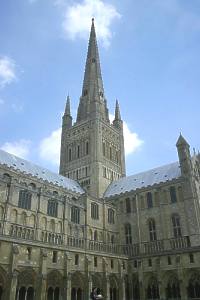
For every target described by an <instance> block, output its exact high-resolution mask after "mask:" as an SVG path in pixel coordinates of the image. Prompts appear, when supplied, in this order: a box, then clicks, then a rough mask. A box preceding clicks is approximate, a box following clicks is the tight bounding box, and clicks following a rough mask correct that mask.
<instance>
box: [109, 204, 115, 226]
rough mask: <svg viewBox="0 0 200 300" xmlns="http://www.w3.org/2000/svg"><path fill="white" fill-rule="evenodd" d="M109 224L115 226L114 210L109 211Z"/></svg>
mask: <svg viewBox="0 0 200 300" xmlns="http://www.w3.org/2000/svg"><path fill="white" fill-rule="evenodd" d="M108 223H109V224H115V211H114V210H113V209H112V208H109V209H108Z"/></svg>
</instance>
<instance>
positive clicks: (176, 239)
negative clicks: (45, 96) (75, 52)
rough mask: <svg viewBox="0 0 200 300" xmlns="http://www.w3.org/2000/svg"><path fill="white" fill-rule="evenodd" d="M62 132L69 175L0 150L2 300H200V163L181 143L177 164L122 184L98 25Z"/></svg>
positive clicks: (118, 131) (117, 125)
mask: <svg viewBox="0 0 200 300" xmlns="http://www.w3.org/2000/svg"><path fill="white" fill-rule="evenodd" d="M62 128H63V129H62V141H61V164H60V174H62V175H63V176H61V175H58V174H54V173H51V172H50V171H48V170H45V169H43V168H41V167H38V166H35V165H33V164H31V163H30V162H27V161H25V160H22V159H20V158H17V157H15V156H13V155H10V154H8V153H5V152H4V151H2V150H0V300H7V299H10V300H11V299H12V300H32V299H38V300H39V299H41V300H44V299H46V300H51V299H52V300H88V299H89V297H90V292H91V290H92V287H99V288H100V289H101V290H102V294H103V296H104V299H106V300H139V299H140V300H143V299H144V300H145V299H163V300H164V299H182V300H186V299H200V232H199V231H200V206H199V199H200V185H199V183H200V156H199V155H196V154H194V155H193V156H191V154H190V150H189V145H188V143H187V142H186V140H185V139H184V138H183V137H182V136H181V135H180V137H179V139H178V141H177V150H178V157H179V162H177V163H173V164H169V165H167V166H163V167H160V168H156V169H154V170H150V171H147V172H144V173H141V174H136V175H133V176H130V177H125V162H124V145H123V123H122V120H121V116H120V111H119V105H118V103H116V110H115V120H114V122H113V123H112V124H110V121H109V117H108V109H107V105H106V99H105V96H104V90H103V83H102V78H101V71H100V62H99V55H98V48H97V42H96V35H95V29H94V24H92V29H91V35H90V41H89V48H88V56H87V62H86V70H85V77H84V83H83V91H82V96H81V99H80V104H79V109H78V115H77V120H76V122H75V124H73V125H72V118H71V115H70V101H69V98H68V99H67V104H66V109H65V113H64V116H63V127H62ZM67 177H69V178H71V179H69V178H67ZM74 179H75V180H76V181H75V180H74ZM77 181H78V182H79V183H78V182H77ZM79 184H80V185H79ZM81 186H82V187H81Z"/></svg>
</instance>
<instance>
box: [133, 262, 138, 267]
mask: <svg viewBox="0 0 200 300" xmlns="http://www.w3.org/2000/svg"><path fill="white" fill-rule="evenodd" d="M133 265H134V268H136V269H137V266H138V262H137V260H134V263H133Z"/></svg>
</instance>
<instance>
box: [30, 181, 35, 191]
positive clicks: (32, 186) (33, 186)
mask: <svg viewBox="0 0 200 300" xmlns="http://www.w3.org/2000/svg"><path fill="white" fill-rule="evenodd" d="M28 187H30V188H31V189H32V190H35V189H36V185H35V183H33V182H31V183H30V184H29V185H28Z"/></svg>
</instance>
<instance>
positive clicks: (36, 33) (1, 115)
mask: <svg viewBox="0 0 200 300" xmlns="http://www.w3.org/2000/svg"><path fill="white" fill-rule="evenodd" d="M92 17H95V25H96V31H97V37H98V44H99V52H100V59H101V67H102V74H103V80H104V88H105V94H106V97H107V101H108V106H109V110H110V113H111V114H113V111H114V104H115V99H116V98H117V99H118V100H119V103H120V108H121V115H122V118H123V119H124V121H125V129H126V134H125V135H126V153H127V155H126V164H127V174H128V175H130V174H134V173H136V172H140V171H144V170H147V169H149V168H154V167H157V166H160V165H162V164H165V163H170V162H173V161H176V160H177V152H176V147H175V144H176V140H177V138H178V135H179V133H180V131H181V132H182V133H183V135H184V136H185V138H186V139H187V140H188V142H189V143H190V145H191V152H192V151H193V150H192V148H193V147H195V148H196V149H197V150H198V149H200V140H199V131H200V122H199V119H200V118H199V112H200V84H199V78H200V55H199V53H200V2H199V0H192V1H188V0H123V1H120V0H119V1H117V0H115V1H114V0H108V1H103V0H79V1H72V0H71V1H70V0H20V1H15V0H6V1H1V2H0V147H1V148H3V149H5V150H8V151H10V152H13V153H15V154H17V155H18V156H21V157H24V158H26V159H28V160H31V161H33V162H35V163H37V164H40V165H42V166H45V167H48V168H49V169H51V170H55V171H57V169H58V160H59V135H60V126H61V116H62V113H63V111H64V106H65V101H66V96H67V94H68V93H69V95H70V97H71V107H72V113H73V115H74V116H75V114H76V109H77V106H78V101H79V97H80V94H81V87H82V80H83V72H84V65H85V59H86V52H87V44H88V35H89V30H90V24H91V18H92Z"/></svg>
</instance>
